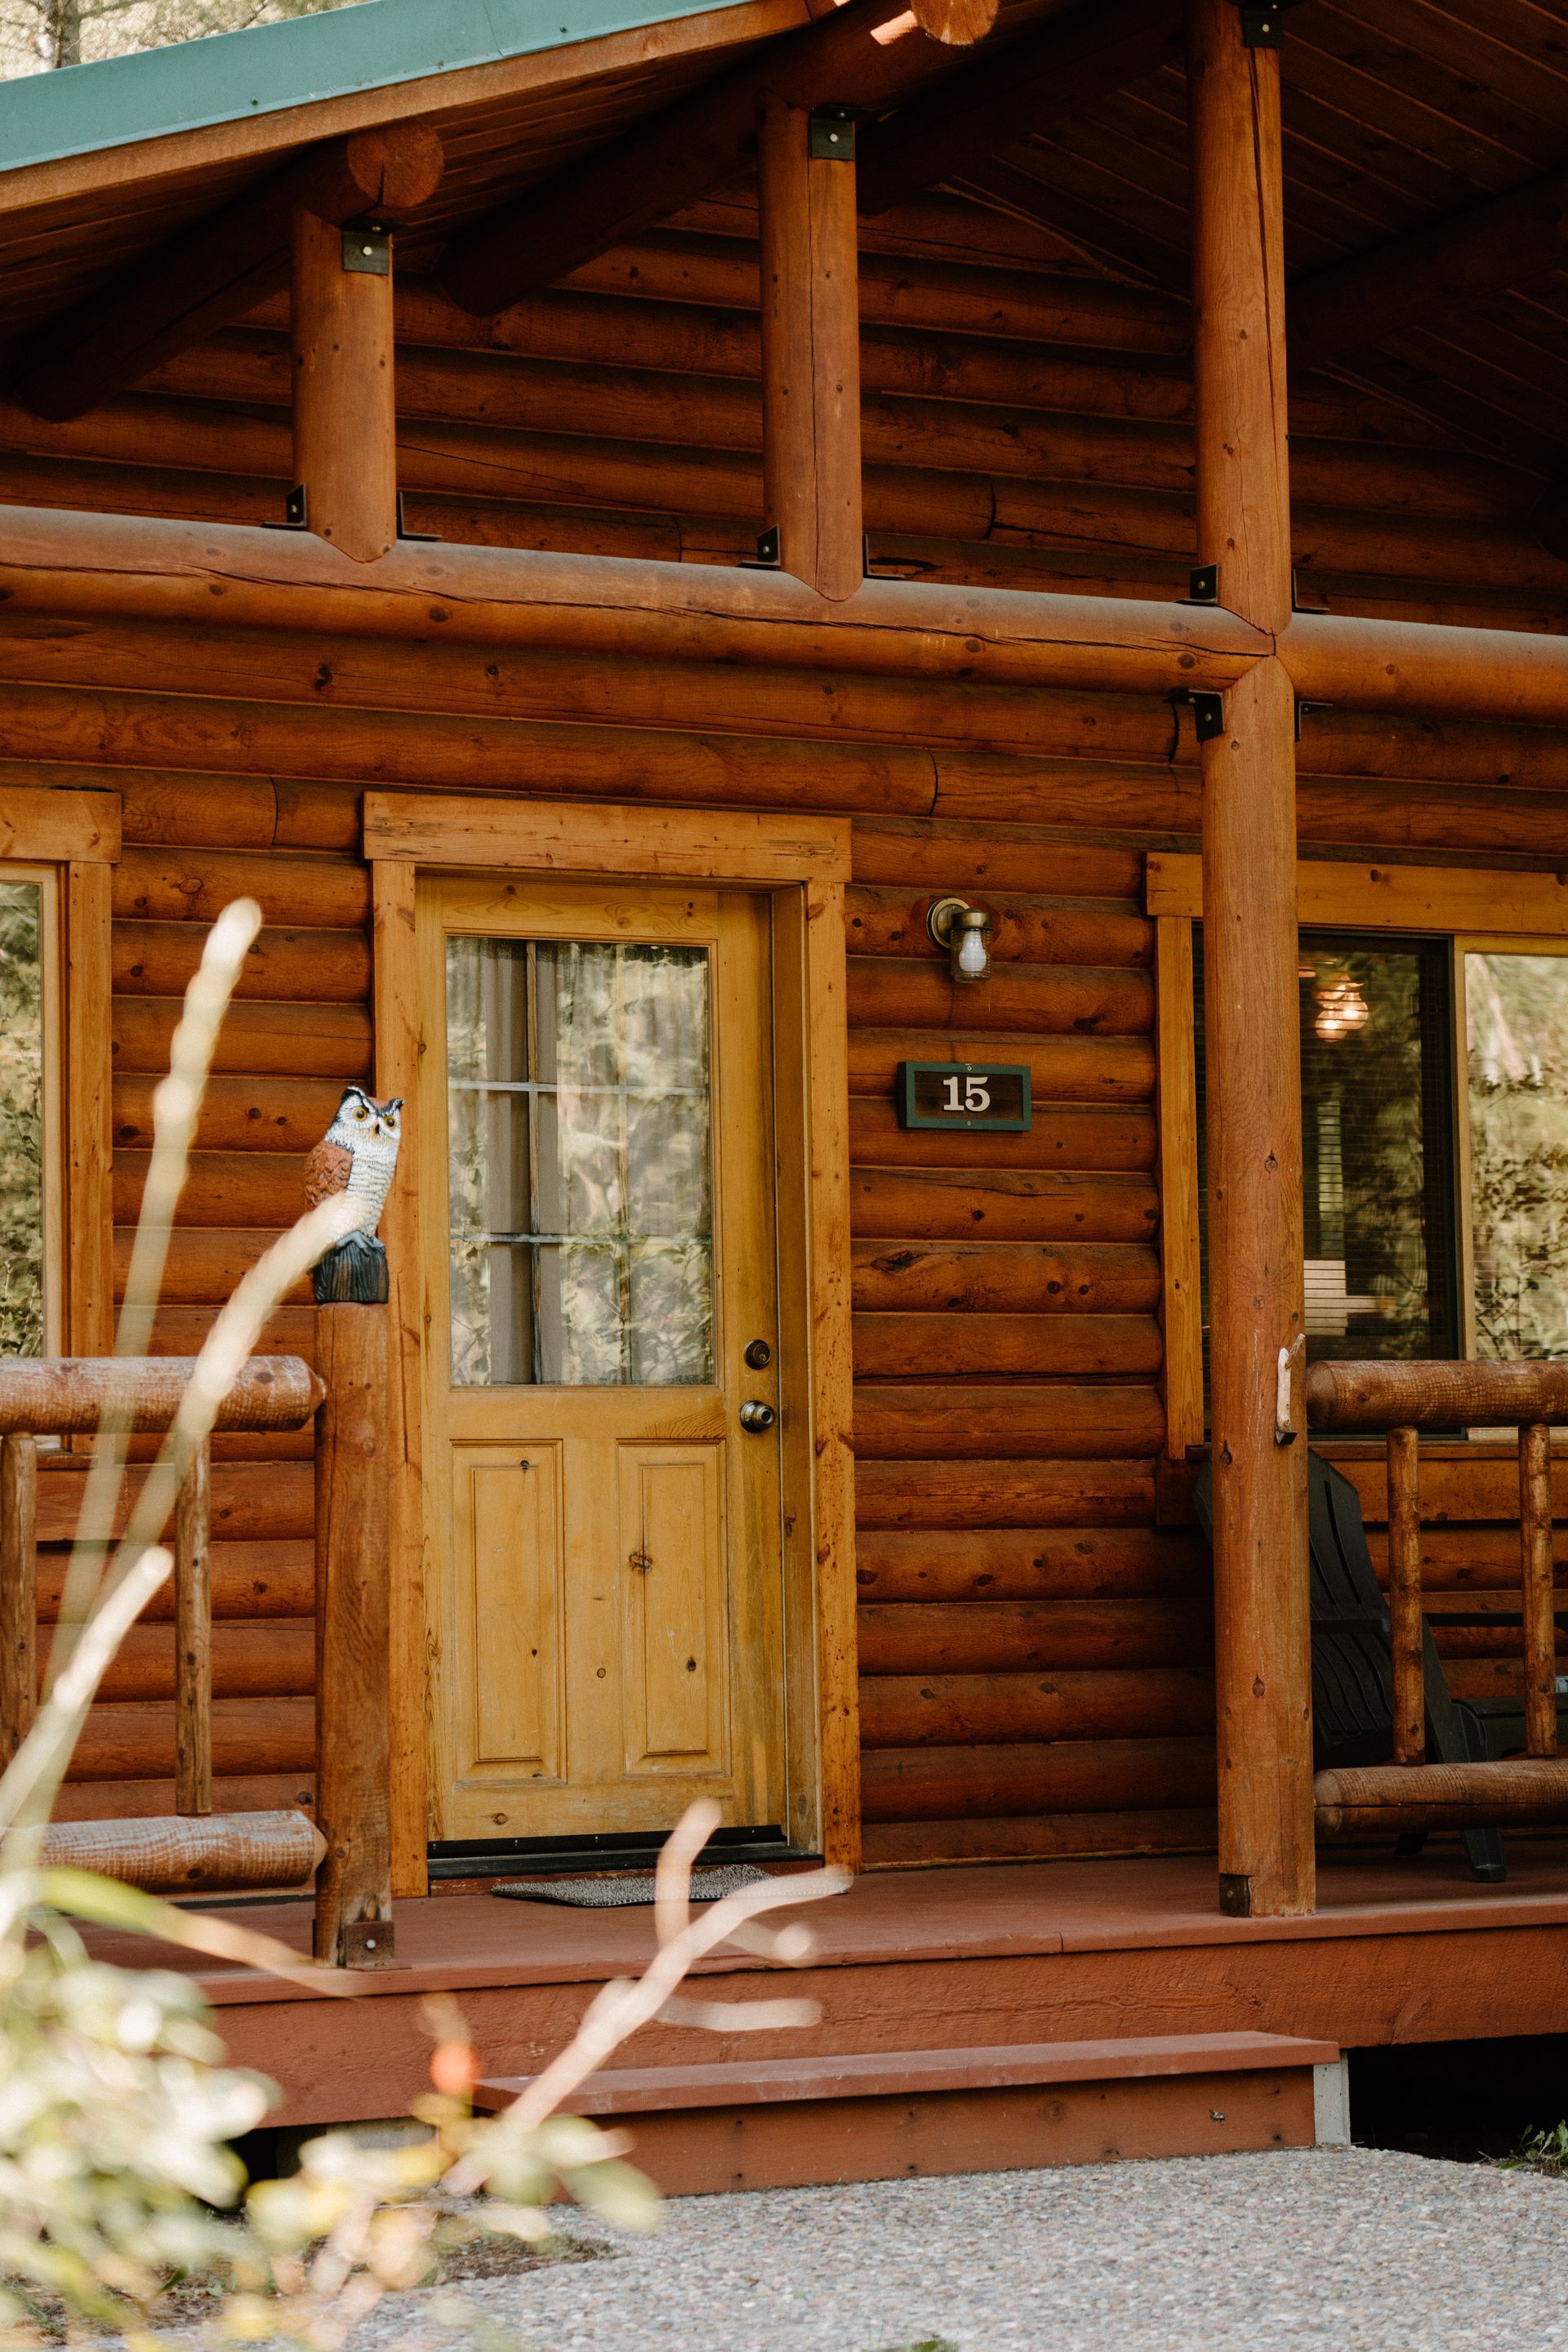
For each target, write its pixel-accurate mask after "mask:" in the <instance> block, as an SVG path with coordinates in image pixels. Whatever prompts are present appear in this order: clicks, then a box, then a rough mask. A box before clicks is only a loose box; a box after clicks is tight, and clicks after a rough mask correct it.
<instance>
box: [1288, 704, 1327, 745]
mask: <svg viewBox="0 0 1568 2352" xmlns="http://www.w3.org/2000/svg"><path fill="white" fill-rule="evenodd" d="M1333 707H1334V706H1333V704H1332V703H1331V702H1298V704H1297V705H1296V740H1297V742H1298V743H1299V742H1300V740H1301V721H1302V719H1310V718H1311V716H1312V714H1313V713H1314V711H1318V710H1331V709H1333Z"/></svg>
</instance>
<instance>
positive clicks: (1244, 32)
mask: <svg viewBox="0 0 1568 2352" xmlns="http://www.w3.org/2000/svg"><path fill="white" fill-rule="evenodd" d="M1295 5H1296V0H1272V5H1263V0H1237V6H1238V7H1239V8H1240V10H1241V37H1242V40H1243V41H1244V42H1245V44H1246V46H1247V47H1248V48H1249V49H1282V48H1283V47H1284V46H1285V28H1284V26H1283V25H1282V24H1281V22H1280V18H1281V17H1282V16H1284V14H1285V11H1286V9H1287V8H1293V7H1294V6H1295Z"/></svg>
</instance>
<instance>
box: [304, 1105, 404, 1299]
mask: <svg viewBox="0 0 1568 2352" xmlns="http://www.w3.org/2000/svg"><path fill="white" fill-rule="evenodd" d="M402 1109H403V1097H402V1096H401V1095H399V1096H397V1097H396V1098H395V1100H394V1101H392V1102H376V1101H375V1100H374V1097H372V1096H370V1095H367V1094H366V1093H365V1092H364V1089H363V1087H344V1088H343V1098H342V1102H341V1103H339V1105H338V1108H337V1110H336V1111H335V1113H334V1114H333V1118H332V1123H331V1127H329V1128H328V1129H327V1131H326V1133H325V1135H323V1136H322V1138H321V1141H320V1143H318V1144H317V1146H316V1148H315V1150H314V1151H312V1152H311V1153H310V1157H309V1159H308V1160H306V1162H305V1200H306V1202H307V1204H308V1206H310V1208H312V1209H313V1208H315V1207H316V1206H317V1205H318V1204H319V1203H320V1202H322V1201H330V1200H331V1199H332V1198H333V1196H334V1195H335V1194H337V1193H339V1192H342V1193H345V1194H346V1195H347V1197H348V1200H349V1202H350V1204H351V1205H352V1207H353V1209H354V1211H355V1217H354V1225H353V1232H352V1233H348V1234H344V1236H343V1238H342V1241H341V1242H338V1243H336V1244H334V1245H333V1247H332V1248H331V1249H330V1250H329V1251H328V1252H327V1254H326V1255H325V1256H324V1257H323V1258H322V1259H321V1262H320V1264H319V1265H317V1267H316V1271H315V1274H314V1276H312V1280H313V1282H314V1284H315V1291H316V1302H317V1304H318V1306H322V1307H325V1306H331V1305H334V1304H337V1303H340V1302H345V1301H346V1302H348V1303H350V1304H352V1305H355V1306H361V1307H375V1306H379V1305H380V1304H381V1302H382V1301H383V1300H384V1298H385V1297H386V1295H387V1285H386V1251H385V1248H384V1245H383V1244H382V1243H381V1242H379V1241H378V1240H377V1238H376V1232H375V1229H376V1226H377V1225H378V1224H379V1223H380V1222H381V1212H382V1207H383V1204H384V1202H385V1200H386V1194H387V1189H388V1187H389V1186H390V1184H391V1182H392V1174H393V1171H394V1169H395V1167H396V1166H397V1145H398V1139H399V1137H400V1135H401V1133H402V1120H401V1113H402Z"/></svg>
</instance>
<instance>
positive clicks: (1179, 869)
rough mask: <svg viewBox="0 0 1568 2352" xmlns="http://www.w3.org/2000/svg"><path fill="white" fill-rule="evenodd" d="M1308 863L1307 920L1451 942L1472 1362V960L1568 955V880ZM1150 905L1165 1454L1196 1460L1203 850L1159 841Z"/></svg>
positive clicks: (1301, 879)
mask: <svg viewBox="0 0 1568 2352" xmlns="http://www.w3.org/2000/svg"><path fill="white" fill-rule="evenodd" d="M1296 875H1297V914H1296V920H1297V928H1298V929H1299V930H1345V931H1350V932H1358V931H1361V932H1365V931H1393V932H1403V933H1405V934H1406V935H1412V934H1426V935H1430V936H1433V937H1436V938H1438V939H1441V940H1447V942H1448V944H1449V952H1450V984H1451V991H1452V1005H1453V1022H1452V1028H1453V1053H1454V1061H1453V1068H1452V1070H1451V1072H1450V1074H1449V1076H1450V1084H1451V1087H1452V1089H1453V1093H1452V1101H1453V1144H1454V1155H1455V1170H1454V1173H1455V1189H1456V1193H1457V1201H1456V1208H1457V1220H1456V1226H1457V1239H1458V1259H1459V1265H1458V1278H1459V1298H1458V1308H1459V1327H1460V1333H1461V1338H1462V1341H1463V1346H1464V1350H1465V1358H1466V1360H1473V1359H1474V1356H1475V1261H1474V1254H1473V1238H1472V1221H1471V1211H1470V1197H1469V1110H1468V1088H1467V1085H1466V1076H1465V1074H1466V1072H1467V1070H1468V1057H1469V1016H1468V1005H1467V1003H1466V992H1465V970H1464V958H1465V956H1466V955H1468V954H1474V953H1483V954H1484V953H1487V952H1492V953H1495V954H1502V955H1561V956H1568V884H1565V883H1564V882H1563V881H1562V880H1561V879H1560V878H1559V877H1558V875H1557V874H1555V873H1543V872H1531V871H1521V870H1520V869H1518V868H1514V867H1492V866H1398V865H1386V864H1384V863H1382V862H1379V863H1376V864H1368V863H1363V862H1362V861H1359V860H1356V861H1352V860H1350V859H1338V858H1301V859H1300V860H1299V861H1298V864H1297V869H1296ZM1144 911H1145V913H1146V914H1147V915H1148V916H1149V917H1150V919H1152V923H1153V926H1154V975H1155V1058H1156V1071H1157V1091H1158V1108H1159V1131H1160V1198H1161V1209H1162V1216H1161V1296H1162V1323H1163V1332H1164V1357H1165V1370H1164V1398H1165V1453H1166V1456H1167V1458H1168V1459H1170V1460H1172V1461H1184V1460H1185V1459H1186V1457H1187V1454H1188V1450H1189V1448H1190V1447H1192V1446H1194V1445H1198V1446H1201V1445H1202V1444H1203V1442H1204V1437H1205V1410H1204V1381H1203V1306H1202V1298H1201V1293H1200V1288H1199V1279H1198V1274H1199V1248H1198V1174H1197V1069H1196V1054H1195V1041H1194V1016H1193V925H1194V922H1199V921H1201V920H1202V919H1203V860H1202V858H1201V857H1200V856H1197V855H1195V854H1194V853H1192V852H1181V853H1170V852H1151V853H1150V855H1149V856H1148V857H1147V859H1146V861H1145V877H1144Z"/></svg>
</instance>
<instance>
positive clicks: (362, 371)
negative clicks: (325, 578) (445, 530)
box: [289, 205, 397, 563]
mask: <svg viewBox="0 0 1568 2352" xmlns="http://www.w3.org/2000/svg"><path fill="white" fill-rule="evenodd" d="M289 309H290V320H291V326H292V341H293V362H294V366H293V417H294V482H295V493H294V494H295V497H296V499H298V500H299V504H300V514H299V517H298V520H300V521H301V522H303V524H304V526H305V528H306V529H307V530H310V531H313V532H314V533H315V535H316V536H317V538H318V539H323V540H326V541H328V542H329V544H330V545H331V546H333V547H335V548H338V549H339V550H341V551H342V553H343V554H344V555H347V556H349V557H351V558H352V559H353V562H356V563H370V562H374V560H375V558H376V557H377V556H378V555H384V554H385V553H386V551H387V550H388V549H389V548H390V547H394V546H395V544H396V542H397V412H396V407H395V401H394V381H393V379H394V369H393V310H392V238H391V237H390V236H387V235H385V234H384V233H381V232H377V231H374V230H367V231H365V232H363V233H361V232H358V231H354V232H350V231H346V230H344V229H343V228H342V226H340V225H339V224H338V223H336V222H334V221H331V220H323V219H322V217H321V214H320V213H317V212H314V211H312V210H310V208H309V207H308V206H306V205H296V206H295V208H294V217H293V223H292V236H291V242H290V304H289Z"/></svg>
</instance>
